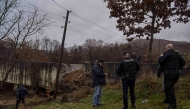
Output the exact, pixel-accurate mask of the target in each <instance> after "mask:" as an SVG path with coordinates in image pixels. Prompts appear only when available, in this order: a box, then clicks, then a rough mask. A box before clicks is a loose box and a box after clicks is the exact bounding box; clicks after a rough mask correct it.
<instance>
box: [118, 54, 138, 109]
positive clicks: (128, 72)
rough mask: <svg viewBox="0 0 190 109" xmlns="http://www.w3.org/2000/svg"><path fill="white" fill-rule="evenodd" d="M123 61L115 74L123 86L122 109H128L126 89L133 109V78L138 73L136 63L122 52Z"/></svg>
mask: <svg viewBox="0 0 190 109" xmlns="http://www.w3.org/2000/svg"><path fill="white" fill-rule="evenodd" d="M123 57H124V59H123V60H122V61H121V62H120V63H119V65H118V67H117V72H116V73H117V74H118V75H119V76H121V77H122V86H123V104H124V107H123V109H128V97H127V95H128V87H129V89H130V95H131V104H132V108H133V109H135V108H136V106H135V93H134V88H135V76H136V74H137V72H138V71H139V68H140V67H139V65H138V63H137V62H136V61H135V60H134V59H132V58H130V56H129V53H128V52H123Z"/></svg>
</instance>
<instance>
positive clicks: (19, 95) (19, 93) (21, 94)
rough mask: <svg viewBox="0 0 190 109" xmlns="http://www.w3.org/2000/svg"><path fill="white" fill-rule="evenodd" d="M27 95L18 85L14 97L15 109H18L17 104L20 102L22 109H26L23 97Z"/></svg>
mask: <svg viewBox="0 0 190 109" xmlns="http://www.w3.org/2000/svg"><path fill="white" fill-rule="evenodd" d="M27 94H28V91H27V89H26V88H24V87H23V86H22V85H21V84H19V85H18V89H17V91H16V97H17V101H16V109H18V104H19V102H20V100H21V101H22V103H23V104H24V107H25V109H26V102H25V95H27Z"/></svg>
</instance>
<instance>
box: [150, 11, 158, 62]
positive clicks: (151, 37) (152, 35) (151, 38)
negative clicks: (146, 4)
mask: <svg viewBox="0 0 190 109" xmlns="http://www.w3.org/2000/svg"><path fill="white" fill-rule="evenodd" d="M155 18H156V14H155V8H154V7H153V8H152V27H151V36H150V42H149V54H148V62H149V63H151V62H152V56H151V55H152V45H153V38H154V24H155Z"/></svg>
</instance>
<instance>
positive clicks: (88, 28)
mask: <svg viewBox="0 0 190 109" xmlns="http://www.w3.org/2000/svg"><path fill="white" fill-rule="evenodd" d="M71 23H74V22H71ZM74 24H76V25H78V26H81V27H83V28H86V29H88V30H91V31H94V32H96V33H99V34H102V35H105V36H110V35H109V34H106V33H103V32H101V31H98V30H94V29H91V28H90V27H88V26H85V25H80V24H77V23H74Z"/></svg>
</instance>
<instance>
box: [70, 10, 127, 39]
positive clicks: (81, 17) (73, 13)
mask: <svg viewBox="0 0 190 109" xmlns="http://www.w3.org/2000/svg"><path fill="white" fill-rule="evenodd" d="M71 14H72V15H74V16H76V17H78V18H80V19H82V20H84V21H86V22H88V23H91V24H93V25H95V26H97V27H99V28H101V29H103V30H106V31H108V32H111V33H113V34H116V35H118V36H121V35H119V34H117V33H114V32H112V31H111V30H108V29H106V28H104V27H102V26H100V25H98V24H97V23H94V22H92V21H90V20H88V19H86V18H83V17H81V16H79V15H77V14H76V13H74V12H71ZM121 37H123V36H121Z"/></svg>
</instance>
